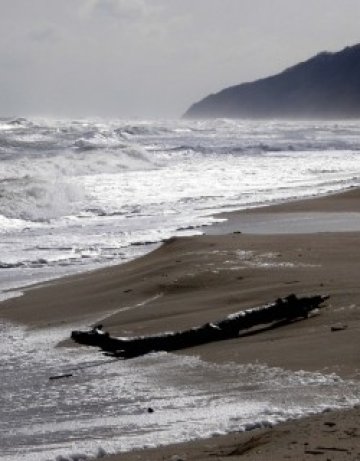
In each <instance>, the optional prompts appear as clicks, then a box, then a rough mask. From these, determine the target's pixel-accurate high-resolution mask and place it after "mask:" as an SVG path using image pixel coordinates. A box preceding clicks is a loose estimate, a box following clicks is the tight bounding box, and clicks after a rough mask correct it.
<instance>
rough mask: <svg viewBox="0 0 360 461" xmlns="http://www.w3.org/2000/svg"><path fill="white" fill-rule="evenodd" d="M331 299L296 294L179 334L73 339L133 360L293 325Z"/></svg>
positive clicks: (94, 334)
mask: <svg viewBox="0 0 360 461" xmlns="http://www.w3.org/2000/svg"><path fill="white" fill-rule="evenodd" d="M326 299H328V296H322V295H317V296H308V297H301V298H298V297H297V296H295V295H290V296H287V297H286V298H279V299H277V300H276V301H275V302H274V303H271V304H267V305H265V306H261V307H256V308H253V309H247V310H244V311H241V312H238V313H236V314H231V315H229V316H228V317H226V318H225V319H223V320H220V321H218V322H215V323H206V324H205V325H202V326H199V327H194V328H191V329H190V330H184V331H179V332H171V333H164V334H158V335H150V336H138V337H133V338H114V337H112V336H110V335H109V334H108V333H105V332H103V331H102V330H101V328H98V327H95V328H93V329H92V330H89V331H78V330H77V331H73V332H72V333H71V338H72V339H73V340H74V341H76V342H77V343H80V344H86V345H88V346H96V347H99V348H100V349H102V350H103V351H105V352H107V353H109V354H112V355H114V356H116V357H119V358H132V357H137V356H140V355H144V354H148V353H150V352H156V351H174V350H179V349H185V348H188V347H193V346H198V345H200V344H205V343H210V342H214V341H223V340H226V339H233V338H236V337H238V336H239V335H240V334H241V333H243V332H244V331H246V330H249V329H250V328H254V327H257V326H261V325H264V324H265V325H266V324H273V323H276V322H281V323H290V322H293V321H295V320H300V319H305V318H307V317H308V316H309V314H310V312H312V311H314V310H315V309H319V308H320V307H322V306H321V305H322V304H323V302H324V301H325V300H326Z"/></svg>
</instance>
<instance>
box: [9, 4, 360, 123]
mask: <svg viewBox="0 0 360 461" xmlns="http://www.w3.org/2000/svg"><path fill="white" fill-rule="evenodd" d="M359 21H360V1H359V0H0V114H1V115H14V114H16V115H50V116H68V117H80V116H109V117H114V116H115V117H134V116H137V117H140V118H141V117H177V116H180V115H181V114H182V113H183V112H184V111H185V110H186V109H187V107H188V106H189V105H190V104H191V103H192V102H195V101H197V100H199V99H201V98H202V97H203V96H205V95H207V94H208V93H211V92H216V91H219V90H220V89H222V88H224V87H227V86H230V85H233V84H237V83H241V82H244V81H249V80H254V79H257V78H260V77H264V76H267V75H270V74H273V73H276V72H278V71H280V70H283V69H284V68H285V67H288V66H290V65H293V64H295V63H296V62H298V61H300V60H305V59H307V58H309V57H311V56H312V55H314V54H316V53H317V52H319V51H322V50H329V51H337V50H340V49H342V48H343V47H345V46H347V45H353V44H355V43H358V42H360V32H359Z"/></svg>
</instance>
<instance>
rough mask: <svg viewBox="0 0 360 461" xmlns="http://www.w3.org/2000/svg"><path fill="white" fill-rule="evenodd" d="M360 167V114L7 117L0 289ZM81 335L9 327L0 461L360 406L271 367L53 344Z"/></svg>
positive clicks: (332, 383) (332, 389) (0, 188)
mask: <svg viewBox="0 0 360 461" xmlns="http://www.w3.org/2000/svg"><path fill="white" fill-rule="evenodd" d="M359 159H360V123H358V122H356V121H354V122H336V123H335V122H283V121H281V122H277V121H273V122H245V121H230V120H214V121H197V122H195V121H156V122H151V121H143V122H140V121H136V122H131V121H121V120H107V121H104V120H80V121H79V120H77V121H68V120H39V119H36V120H35V119H34V120H28V119H10V118H3V119H0V250H1V251H0V290H1V291H2V293H1V294H0V295H1V297H2V299H4V298H6V297H9V296H19V295H21V287H23V286H25V285H29V284H32V283H35V282H39V281H42V280H46V279H49V278H55V277H59V276H61V275H65V274H71V273H76V272H81V271H85V270H90V269H93V268H97V267H102V266H106V265H111V264H117V263H120V262H123V261H127V260H129V259H131V258H134V257H137V256H138V255H141V254H144V253H145V252H146V251H150V250H151V249H152V248H155V247H156V246H157V245H159V243H160V242H161V241H162V240H163V239H165V238H168V237H170V236H172V235H191V234H200V233H202V232H203V231H204V226H208V225H210V224H212V223H213V222H214V221H216V218H214V215H215V214H216V213H218V212H220V211H227V210H234V209H239V208H249V207H255V206H259V205H262V204H269V203H276V202H280V201H287V200H291V199H294V198H302V197H309V196H314V195H320V194H326V193H330V192H335V191H340V190H345V189H348V188H350V187H352V186H358V185H359V179H360V163H359ZM94 320H95V319H94ZM77 326H79V325H74V328H76V327H77ZM68 334H69V331H68V330H66V331H64V330H58V329H56V330H48V331H46V332H43V331H41V332H30V331H26V330H23V329H21V328H19V327H16V326H14V325H8V324H3V325H1V337H2V341H1V346H0V348H1V355H2V358H3V361H2V369H1V380H0V400H1V402H0V413H1V418H0V459H4V460H16V459H20V458H22V459H24V460H42V459H44V460H47V459H55V458H56V457H57V456H63V457H68V458H69V456H70V455H71V454H75V453H79V452H81V453H84V454H86V456H88V457H89V456H97V455H98V456H100V455H101V454H102V453H103V452H104V451H106V452H109V453H112V452H118V451H123V450H129V449H131V448H134V447H141V446H154V445H159V444H165V443H170V442H173V441H179V440H188V439H189V438H193V437H204V436H207V435H211V434H214V433H224V432H228V431H231V430H241V429H249V428H251V427H256V426H258V425H262V424H265V425H266V424H272V423H274V422H277V421H281V420H284V419H287V418H289V417H298V416H302V415H304V414H307V413H310V412H317V411H321V410H324V409H326V408H335V407H344V406H351V405H353V404H355V403H358V401H359V398H358V397H357V396H358V395H359V385H358V383H357V382H348V381H342V380H341V379H340V378H338V377H336V376H334V375H329V376H326V375H322V374H314V373H305V372H298V373H292V372H287V371H284V370H281V369H270V368H267V367H265V366H263V365H262V364H254V365H248V366H241V365H236V366H228V365H216V366H215V365H209V364H207V363H205V362H202V361H200V360H199V359H196V358H184V357H178V356H176V355H173V354H155V355H152V356H147V357H143V358H139V359H136V360H133V361H125V362H124V361H118V362H115V363H111V364H108V363H105V362H106V358H101V357H98V356H96V358H95V356H94V353H93V351H90V352H87V351H83V350H81V349H80V350H79V349H76V350H68V349H56V348H55V347H54V346H55V345H56V344H57V342H58V341H59V340H61V339H63V338H66V337H67V336H68ZM99 360H100V361H102V360H103V361H104V363H99ZM93 365H96V366H93ZM69 371H70V372H71V374H73V376H72V377H70V378H68V379H66V378H64V379H61V380H55V381H49V376H51V375H54V374H61V373H67V372H69ZM159 371H160V372H159ZM19 377H21V379H19ZM204 377H206V379H204ZM148 407H152V408H154V410H155V411H154V413H148V412H147V408H148ZM59 459H60V458H59Z"/></svg>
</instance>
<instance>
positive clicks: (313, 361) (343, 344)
mask: <svg viewBox="0 0 360 461" xmlns="http://www.w3.org/2000/svg"><path fill="white" fill-rule="evenodd" d="M359 212H360V190H359V189H352V190H350V191H347V192H343V193H341V194H336V195H331V196H327V197H320V198H313V199H306V200H301V201H298V202H289V203H285V204H279V205H272V206H269V207H265V208H261V209H259V208H257V209H252V210H247V211H246V210H245V211H239V212H232V213H231V215H228V216H230V220H229V221H230V225H231V226H232V227H231V228H230V227H229V226H228V227H227V229H223V230H222V229H221V224H220V225H217V224H215V225H214V227H213V228H212V229H211V232H209V233H207V234H206V235H203V236H195V237H182V238H173V239H170V240H169V241H167V242H165V243H164V244H163V245H162V246H161V247H160V248H158V249H156V250H155V251H153V252H151V253H148V254H146V255H145V256H142V257H140V258H138V259H136V260H134V261H130V262H128V263H125V264H123V265H119V266H113V267H109V268H105V269H99V270H96V271H94V272H89V273H83V274H80V275H75V276H70V277H66V278H64V279H57V280H54V281H50V282H45V283H44V284H41V285H40V286H35V287H32V288H26V289H25V291H24V295H23V296H22V297H20V298H12V299H9V300H6V301H4V302H2V303H1V304H0V317H1V318H3V319H6V320H9V321H12V322H18V323H21V324H23V325H27V326H28V327H30V328H38V327H42V328H47V327H52V326H59V325H66V324H70V323H74V322H77V323H81V324H82V325H83V326H84V327H86V326H87V322H90V323H91V322H94V319H95V318H96V321H102V319H103V322H102V323H103V324H104V328H105V329H106V330H109V332H110V333H111V334H112V335H115V336H116V335H121V336H127V335H129V336H131V335H140V334H151V333H158V332H162V331H166V330H180V329H185V328H191V327H192V326H196V325H200V324H201V323H205V322H211V321H216V320H218V319H219V318H222V317H224V316H225V315H228V314H231V313H234V312H237V311H239V310H242V309H246V308H250V307H255V306H258V305H261V304H264V303H267V302H272V301H274V300H275V299H276V298H278V297H280V296H286V295H289V294H290V293H295V294H297V295H301V294H329V295H330V300H329V302H328V306H327V308H326V309H325V310H324V312H322V313H321V314H320V315H319V316H314V317H312V318H310V319H308V320H306V321H303V322H296V323H293V324H289V325H286V326H284V327H282V328H279V329H275V330H271V329H269V330H266V331H263V332H262V333H260V334H257V335H253V336H246V337H241V338H237V339H234V340H228V341H224V342H221V343H210V344H206V345H203V346H197V347H194V348H189V349H185V350H182V351H179V352H178V353H180V354H193V355H197V356H199V357H200V358H202V359H204V360H206V361H209V362H214V363H224V362H235V363H266V364H268V365H269V366H275V367H277V366H278V367H282V368H287V369H290V370H299V369H304V370H307V371H320V372H323V373H324V372H325V373H337V374H338V375H339V376H341V377H344V378H357V379H358V378H359V376H360V369H359V362H358V353H359V351H360V340H359V337H360V336H359V332H360V307H359V306H360V288H359V286H358V280H357V274H358V273H359V271H358V269H359V263H358V261H359V260H360V259H359V258H360V248H359V247H360V245H359V243H360V232H359V231H360V229H359V230H354V229H352V230H351V231H347V232H344V231H342V232H339V231H337V232H335V231H334V230H331V229H330V230H329V228H328V225H329V222H328V221H327V220H326V219H324V216H325V215H324V214H323V215H322V213H332V214H335V215H336V216H337V218H338V219H337V223H342V222H343V221H345V224H346V220H347V219H348V217H349V214H352V213H355V214H357V213H359ZM299 213H301V214H303V215H304V217H305V218H306V216H307V217H308V218H309V219H304V221H303V222H302V223H301V229H300V230H301V232H295V233H294V232H293V233H291V232H290V233H285V232H273V233H272V232H270V233H266V232H264V233H261V234H256V232H254V231H253V232H252V233H226V232H242V231H243V228H244V227H245V224H246V225H247V226H248V229H250V230H251V229H255V230H256V227H257V226H259V225H260V224H259V222H261V223H264V224H262V226H263V227H264V226H265V229H264V231H266V230H268V231H269V228H270V230H271V226H269V228H266V222H268V223H269V220H273V223H275V224H276V225H278V226H280V227H281V226H284V220H283V219H282V218H281V216H285V215H286V216H288V214H292V215H293V216H295V218H297V217H298V216H299ZM314 219H315V221H316V224H317V226H318V228H320V229H322V232H316V233H313V230H312V226H313V224H314V222H313V220H314ZM295 221H296V219H295ZM279 223H280V224H279ZM217 226H220V227H217ZM251 226H252V227H251ZM229 229H230V230H229ZM309 229H310V232H309ZM284 230H285V231H287V228H286V227H285V228H284ZM217 232H218V233H220V234H217ZM332 327H339V328H340V329H339V330H336V331H333V330H332ZM67 344H69V343H67ZM330 345H331V347H330ZM94 354H96V351H95V350H94ZM359 417H360V410H359V408H356V409H353V410H344V411H338V412H337V411H335V412H331V413H327V414H321V415H315V416H311V417H308V418H303V419H301V420H297V421H292V422H288V423H283V424H279V425H277V426H275V427H274V428H273V429H260V430H255V431H251V432H248V433H239V434H229V435H226V436H219V437H213V438H211V439H204V440H198V441H195V442H187V443H185V444H181V445H176V446H168V447H164V448H157V449H153V450H146V451H137V452H132V453H125V454H119V455H116V456H115V457H114V456H112V457H109V458H108V459H109V461H110V460H113V461H117V460H119V461H120V460H123V461H132V460H135V459H147V460H149V461H151V460H154V461H157V460H163V459H169V460H170V459H171V456H175V455H178V456H179V457H181V456H183V453H185V455H184V459H187V460H191V459H194V460H195V459H196V460H202V459H204V460H207V459H213V456H214V454H215V455H216V456H218V459H223V458H222V457H224V459H228V457H229V456H230V455H229V453H231V452H232V453H233V456H232V457H231V459H240V457H241V459H248V460H256V459H259V460H260V459H268V457H269V456H275V455H274V454H276V458H275V459H277V460H279V461H280V460H282V459H294V460H298V459H311V458H307V457H306V458H299V456H300V454H301V456H305V455H306V456H310V457H311V456H314V454H313V455H312V454H311V453H310V451H323V453H317V456H316V457H317V459H320V460H322V459H324V460H325V459H327V458H326V456H328V455H329V454H330V455H331V456H332V458H331V459H334V460H335V459H336V460H337V459H339V460H340V459H343V458H341V456H345V455H347V456H348V454H354V455H355V452H354V451H353V450H352V448H355V447H356V443H355V442H356V437H359V433H358V432H357V431H358V430H357V429H356V427H357V423H356V421H358V420H359ZM322 418H323V419H322ZM325 420H326V421H325ZM326 422H331V423H334V424H335V425H333V426H332V425H328V426H325V428H324V424H325V423H326ZM330 429H331V430H330ZM352 429H354V430H353V431H352ZM355 429H356V430H355ZM289 431H290V434H289ZM345 431H347V432H348V433H349V434H350V433H351V431H352V435H351V434H350V435H348V436H347V439H346V440H345V439H344V440H342V439H341V444H340V445H341V446H340V445H339V443H340V442H339V438H337V437H338V436H339V437H340V436H341V434H343V435H344V434H345ZM293 432H296V436H294V435H292V433H293ZM316 434H318V436H319V437H320V436H321V437H325V438H326V440H325V441H324V442H321V443H320V442H319V443H318V444H317V445H316V444H315V441H314V440H315V439H314V437H315V435H316ZM310 435H311V437H312V438H311V437H310ZM306 437H308V438H309V441H303V442H301V443H302V445H301V443H300V439H301V440H303V439H304V440H305V439H306ZM291 438H292V439H294V438H295V439H298V440H297V443H292V442H294V440H290V439H291ZM302 438H303V439H302ZM310 439H311V440H310ZM264 440H266V443H265V442H264ZM319 440H320V439H319ZM329 440H331V441H332V442H331V443H333V448H334V450H333V451H331V450H330V452H329V451H327V450H322V449H320V448H321V447H322V446H323V447H324V446H325V445H324V444H325V443H326V444H329V443H330V442H329ZM306 443H308V444H309V445H308V446H307V445H305V444H306ZM336 444H337V445H336ZM296 445H297V447H295V446H296ZM300 445H301V449H302V452H301V453H300V451H301V450H300V451H298V450H297V449H300V448H299V447H300ZM313 445H314V446H313ZM315 445H316V446H315ZM338 445H339V446H338ZM291 446H292V447H293V448H291V450H290V448H289V447H291ZM209 447H210V448H209ZM244 447H245V448H246V450H245V451H243V450H244ZM266 447H267V448H266ZM306 447H307V448H306ZM319 447H320V448H319ZM337 447H338V448H339V450H338V451H336V450H335V448H337ZM295 448H296V449H295ZM328 448H329V447H328ZM265 449H266V450H267V449H268V450H269V451H268V452H266V451H263V450H265ZM231 450H233V451H231ZM259 450H260V452H259ZM289 450H290V451H289ZM342 450H343V451H342ZM306 451H309V453H306ZM226 453H228V454H226ZM266 453H269V454H268V455H267V456H265V455H266ZM270 453H271V455H270ZM356 454H357V455H359V453H356ZM262 456H265V458H263V457H262ZM289 456H290V458H289ZM291 456H292V457H291ZM333 456H336V457H333ZM359 456H360V455H359ZM344 459H345V458H344ZM346 459H347V458H346Z"/></svg>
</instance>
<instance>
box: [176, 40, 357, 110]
mask: <svg viewBox="0 0 360 461" xmlns="http://www.w3.org/2000/svg"><path fill="white" fill-rule="evenodd" d="M184 117H187V118H216V117H227V118H318V119H319V118H320V119H335V118H338V119H341V118H357V117H359V118H360V44H358V45H355V46H351V47H347V48H345V49H344V50H342V51H339V52H337V53H329V52H323V53H320V54H318V55H316V56H314V57H313V58H311V59H309V60H308V61H305V62H302V63H299V64H297V65H295V66H293V67H290V68H289V69H286V70H285V71H283V72H281V73H280V74H277V75H273V76H271V77H267V78H264V79H261V80H256V81H255V82H251V83H243V84H241V85H236V86H232V87H230V88H226V89H224V90H222V91H220V92H219V93H216V94H211V95H209V96H207V97H206V98H204V99H202V100H201V101H199V102H197V103H195V104H193V105H192V106H191V107H190V108H189V109H188V111H187V112H186V113H185V114H184Z"/></svg>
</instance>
